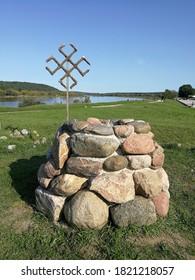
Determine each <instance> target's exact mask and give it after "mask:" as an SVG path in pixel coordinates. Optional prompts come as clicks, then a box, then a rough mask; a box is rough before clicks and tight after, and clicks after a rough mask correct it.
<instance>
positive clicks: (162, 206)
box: [152, 192, 169, 217]
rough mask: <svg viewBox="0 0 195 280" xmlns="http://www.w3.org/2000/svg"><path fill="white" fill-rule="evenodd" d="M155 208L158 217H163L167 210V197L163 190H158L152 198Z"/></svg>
mask: <svg viewBox="0 0 195 280" xmlns="http://www.w3.org/2000/svg"><path fill="white" fill-rule="evenodd" d="M152 201H153V203H154V205H155V208H156V213H157V214H158V215H159V216H160V217H165V216H166V215H167V213H168V211H169V197H168V195H167V194H166V193H165V192H160V193H159V195H157V196H155V197H153V198H152Z"/></svg>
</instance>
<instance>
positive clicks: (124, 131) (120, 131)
mask: <svg viewBox="0 0 195 280" xmlns="http://www.w3.org/2000/svg"><path fill="white" fill-rule="evenodd" d="M113 129H114V133H115V135H116V136H117V137H122V138H126V137H128V136H130V135H131V134H132V133H134V127H133V126H132V125H115V126H114V127H113Z"/></svg>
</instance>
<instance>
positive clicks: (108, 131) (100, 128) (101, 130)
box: [84, 124, 114, 135]
mask: <svg viewBox="0 0 195 280" xmlns="http://www.w3.org/2000/svg"><path fill="white" fill-rule="evenodd" d="M84 132H85V133H91V134H98V135H112V134H114V131H113V128H112V126H111V125H109V124H90V125H88V126H87V127H86V128H85V129H84Z"/></svg>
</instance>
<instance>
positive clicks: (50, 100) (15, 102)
mask: <svg viewBox="0 0 195 280" xmlns="http://www.w3.org/2000/svg"><path fill="white" fill-rule="evenodd" d="M89 97H90V100H91V103H101V102H117V101H127V100H129V101H131V100H143V99H142V98H134V97H122V96H93V95H90V96H89ZM30 98H31V97H30ZM24 99H25V98H23V97H20V98H0V106H6V107H15V108H16V107H18V106H19V104H20V103H21V102H22V101H23V100H24ZM76 99H79V100H80V101H81V100H84V98H79V97H70V98H69V103H74V100H76ZM35 100H36V101H40V102H42V103H44V104H47V105H52V104H66V98H65V97H42V98H41V97H40V98H35Z"/></svg>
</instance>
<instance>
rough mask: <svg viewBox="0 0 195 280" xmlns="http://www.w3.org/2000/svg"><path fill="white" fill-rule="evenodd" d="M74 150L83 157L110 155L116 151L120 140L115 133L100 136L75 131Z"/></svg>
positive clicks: (72, 138) (72, 141) (73, 138)
mask: <svg viewBox="0 0 195 280" xmlns="http://www.w3.org/2000/svg"><path fill="white" fill-rule="evenodd" d="M70 145H71V148H72V151H73V152H74V153H75V154H77V155H79V156H83V157H98V158H101V157H108V156H110V155H111V154H113V152H115V151H116V150H117V149H118V147H119V145H120V141H119V140H118V138H117V137H116V136H115V135H111V136H109V135H108V136H100V135H92V134H87V135H86V134H82V133H75V134H74V135H73V136H72V137H71V141H70Z"/></svg>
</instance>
